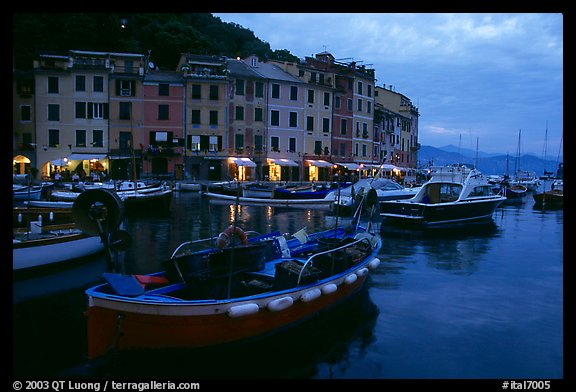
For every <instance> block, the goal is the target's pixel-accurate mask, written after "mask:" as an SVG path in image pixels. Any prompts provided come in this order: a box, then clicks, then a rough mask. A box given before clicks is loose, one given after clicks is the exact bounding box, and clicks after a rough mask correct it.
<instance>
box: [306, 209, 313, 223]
mask: <svg viewBox="0 0 576 392" xmlns="http://www.w3.org/2000/svg"><path fill="white" fill-rule="evenodd" d="M306 220H307V221H308V222H311V221H312V211H311V210H306Z"/></svg>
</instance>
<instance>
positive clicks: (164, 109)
mask: <svg viewBox="0 0 576 392" xmlns="http://www.w3.org/2000/svg"><path fill="white" fill-rule="evenodd" d="M169 113H170V105H158V120H169V119H170V114H169Z"/></svg>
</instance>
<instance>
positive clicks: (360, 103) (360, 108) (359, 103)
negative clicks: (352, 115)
mask: <svg viewBox="0 0 576 392" xmlns="http://www.w3.org/2000/svg"><path fill="white" fill-rule="evenodd" d="M358 111H359V112H361V111H362V100H361V99H358Z"/></svg>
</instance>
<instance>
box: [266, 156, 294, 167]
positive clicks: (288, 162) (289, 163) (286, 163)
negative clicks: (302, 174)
mask: <svg viewBox="0 0 576 392" xmlns="http://www.w3.org/2000/svg"><path fill="white" fill-rule="evenodd" d="M268 163H273V164H275V165H278V166H294V167H298V164H297V163H296V162H294V161H291V160H290V159H284V158H268Z"/></svg>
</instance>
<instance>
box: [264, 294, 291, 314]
mask: <svg viewBox="0 0 576 392" xmlns="http://www.w3.org/2000/svg"><path fill="white" fill-rule="evenodd" d="M293 303H294V299H293V298H292V297H282V298H277V299H275V300H272V301H270V302H268V305H266V307H267V308H268V310H271V311H272V312H279V311H281V310H284V309H287V308H289V307H290V306H292V304H293Z"/></svg>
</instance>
